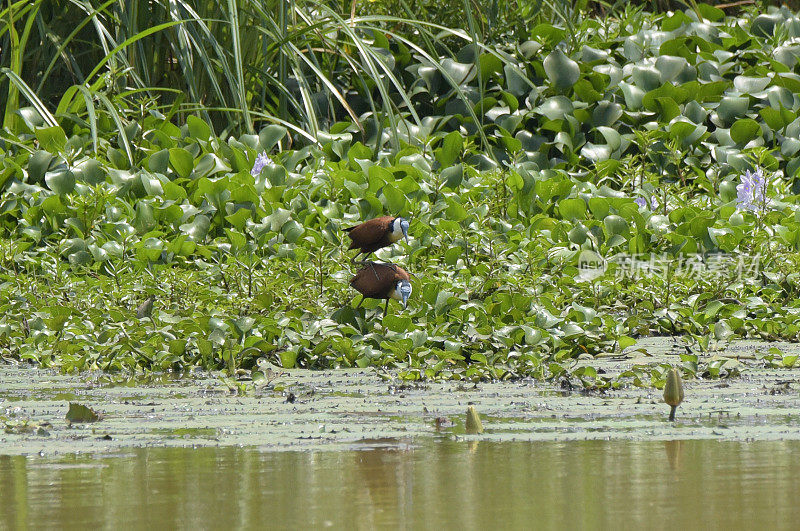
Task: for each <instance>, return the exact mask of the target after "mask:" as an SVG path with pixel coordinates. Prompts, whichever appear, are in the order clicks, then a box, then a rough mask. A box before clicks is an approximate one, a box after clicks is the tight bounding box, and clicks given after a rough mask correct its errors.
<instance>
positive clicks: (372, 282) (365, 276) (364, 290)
mask: <svg viewBox="0 0 800 531" xmlns="http://www.w3.org/2000/svg"><path fill="white" fill-rule="evenodd" d="M373 268H374V271H373ZM395 269H399V270H400V271H402V272H403V273H405V271H403V270H402V269H401V268H399V267H397V266H395V265H394V264H377V263H374V262H371V263H368V264H367V265H365V266H364V267H362V268H361V269H359V270H358V272H357V273H356V274H355V276H354V277H353V278H352V279H351V280H350V285H351V286H352V287H353V289H355V290H356V291H358V292H359V293H361V294H362V295H364V296H365V297H367V298H368V299H386V298H388V296H389V292H391V291H392V288H393V287H394V285H395V283H397V281H398V280H399V278H397V277H398V274H399V273H398V271H396V270H395ZM406 276H408V274H407V273H406Z"/></svg>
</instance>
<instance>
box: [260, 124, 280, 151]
mask: <svg viewBox="0 0 800 531" xmlns="http://www.w3.org/2000/svg"><path fill="white" fill-rule="evenodd" d="M286 131H287V130H286V128H285V127H283V126H282V125H275V124H273V125H268V126H266V127H265V128H264V129H262V130H261V132H260V133H259V134H258V144H259V147H261V150H262V151H266V152H267V153H269V152H270V151H272V148H274V147H275V145H276V144H277V143H278V142H280V141H281V139H283V137H285V136H286Z"/></svg>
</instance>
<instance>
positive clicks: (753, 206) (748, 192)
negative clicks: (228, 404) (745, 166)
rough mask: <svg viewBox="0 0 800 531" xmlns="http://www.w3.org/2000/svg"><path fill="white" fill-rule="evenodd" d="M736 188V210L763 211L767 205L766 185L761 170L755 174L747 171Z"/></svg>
mask: <svg viewBox="0 0 800 531" xmlns="http://www.w3.org/2000/svg"><path fill="white" fill-rule="evenodd" d="M741 181H742V182H741V184H739V185H738V186H736V208H738V209H739V210H763V209H764V207H765V206H766V204H767V199H766V197H765V195H764V189H765V188H766V184H765V181H764V174H763V172H762V171H761V168H759V169H757V170H756V171H754V172H751V171H750V170H746V171H745V172H744V175H742V177H741Z"/></svg>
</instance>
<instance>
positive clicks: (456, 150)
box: [436, 131, 464, 168]
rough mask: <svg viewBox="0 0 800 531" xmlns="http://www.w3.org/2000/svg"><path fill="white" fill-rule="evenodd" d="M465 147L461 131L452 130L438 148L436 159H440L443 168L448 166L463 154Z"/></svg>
mask: <svg viewBox="0 0 800 531" xmlns="http://www.w3.org/2000/svg"><path fill="white" fill-rule="evenodd" d="M463 147H464V143H463V139H462V138H461V133H459V132H458V131H452V132H450V133H448V134H447V136H445V137H444V140H442V145H441V147H440V148H439V149H437V150H436V160H438V161H439V164H441V165H442V167H443V168H448V167H450V166H452V165H453V163H455V161H456V160H457V159H458V158H459V157H460V156H461V150H462V149H463Z"/></svg>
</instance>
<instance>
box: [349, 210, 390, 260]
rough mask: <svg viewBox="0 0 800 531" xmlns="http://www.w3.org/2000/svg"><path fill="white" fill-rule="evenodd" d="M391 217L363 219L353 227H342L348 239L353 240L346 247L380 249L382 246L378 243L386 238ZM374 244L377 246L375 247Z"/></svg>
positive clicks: (370, 250) (366, 249) (367, 250)
mask: <svg viewBox="0 0 800 531" xmlns="http://www.w3.org/2000/svg"><path fill="white" fill-rule="evenodd" d="M393 219H394V217H392V216H381V217H379V218H373V219H370V220H368V221H365V222H364V223H362V224H360V225H356V226H355V227H349V228H347V229H344V230H345V231H346V232H347V235H348V236H350V239H351V240H353V241H352V242H350V247H349V248H348V249H363V250H365V251H366V252H372V251H373V250H377V249H380V248H381V247H383V245H380V244H381V243H382V240H384V239H385V238H386V235H387V233H388V232H389V228H390V227H389V226H390V225H391V223H392V220H393ZM387 243H388V242H387ZM376 245H377V247H375V246H376ZM373 247H374V249H373Z"/></svg>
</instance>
